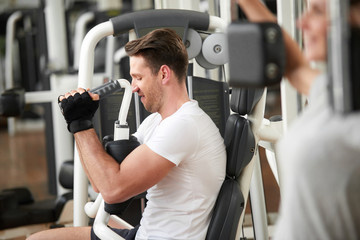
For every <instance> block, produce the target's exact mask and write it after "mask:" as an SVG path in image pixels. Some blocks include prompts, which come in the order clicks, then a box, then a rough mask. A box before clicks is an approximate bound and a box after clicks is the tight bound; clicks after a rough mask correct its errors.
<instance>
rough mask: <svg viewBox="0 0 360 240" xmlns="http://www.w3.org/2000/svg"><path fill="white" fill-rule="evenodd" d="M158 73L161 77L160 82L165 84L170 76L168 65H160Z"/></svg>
mask: <svg viewBox="0 0 360 240" xmlns="http://www.w3.org/2000/svg"><path fill="white" fill-rule="evenodd" d="M159 74H160V77H161V83H162V84H167V83H168V82H169V80H170V77H171V69H170V67H169V66H168V65H162V66H161V67H160V70H159Z"/></svg>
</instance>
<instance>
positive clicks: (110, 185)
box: [74, 129, 175, 203]
mask: <svg viewBox="0 0 360 240" xmlns="http://www.w3.org/2000/svg"><path fill="white" fill-rule="evenodd" d="M74 136H75V140H76V146H77V148H78V151H79V155H80V159H81V161H82V164H83V166H84V168H85V171H86V173H87V175H88V177H89V180H90V182H91V183H92V185H93V187H94V189H95V191H98V192H101V195H102V196H103V198H104V200H105V202H107V203H117V202H123V201H125V200H127V199H129V198H131V197H132V196H135V195H137V194H140V193H142V192H144V191H146V190H147V189H149V188H150V187H152V186H153V185H155V184H156V183H158V182H159V181H160V180H161V179H163V178H164V177H165V176H166V175H167V174H168V173H169V171H170V170H171V169H172V168H173V167H174V166H175V164H174V163H172V162H170V161H169V160H167V159H166V158H163V157H161V156H160V155H158V154H156V153H154V152H153V151H152V150H151V149H150V148H148V147H147V146H146V145H145V144H142V145H140V146H139V147H137V148H136V149H135V150H134V151H132V152H131V153H130V154H129V155H128V156H127V157H126V158H125V159H124V161H123V162H122V163H121V164H118V163H117V162H116V161H115V160H114V159H113V158H112V157H111V156H110V155H109V154H107V153H106V152H105V150H104V148H103V147H102V145H101V143H100V141H99V140H98V137H97V135H96V132H95V131H94V129H88V130H85V131H80V132H77V133H75V134H74Z"/></svg>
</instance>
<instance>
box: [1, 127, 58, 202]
mask: <svg viewBox="0 0 360 240" xmlns="http://www.w3.org/2000/svg"><path fill="white" fill-rule="evenodd" d="M45 155H46V151H45V136H44V131H43V130H31V131H22V132H17V133H16V134H15V135H14V136H9V134H8V132H7V129H6V128H5V126H4V121H3V120H2V125H1V128H0V190H2V189H5V188H13V187H27V188H28V189H29V190H30V191H31V192H32V194H33V196H34V199H35V200H42V199H46V198H49V197H51V196H50V194H49V193H48V186H47V163H46V156H45Z"/></svg>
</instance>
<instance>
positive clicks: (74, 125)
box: [67, 120, 93, 134]
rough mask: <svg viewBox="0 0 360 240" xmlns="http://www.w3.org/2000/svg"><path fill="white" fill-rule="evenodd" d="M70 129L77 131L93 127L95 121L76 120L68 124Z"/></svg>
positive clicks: (73, 131)
mask: <svg viewBox="0 0 360 240" xmlns="http://www.w3.org/2000/svg"><path fill="white" fill-rule="evenodd" d="M67 128H68V130H69V131H70V132H71V133H73V134H74V133H77V132H80V131H83V130H87V129H90V128H93V123H92V121H91V120H74V121H72V122H71V123H70V124H68V127H67Z"/></svg>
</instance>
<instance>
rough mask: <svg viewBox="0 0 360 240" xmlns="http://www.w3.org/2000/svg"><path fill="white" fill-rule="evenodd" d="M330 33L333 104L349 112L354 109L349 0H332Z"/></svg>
mask: <svg viewBox="0 0 360 240" xmlns="http://www.w3.org/2000/svg"><path fill="white" fill-rule="evenodd" d="M329 3H330V7H329V10H330V33H329V44H328V49H329V54H328V56H329V65H330V67H329V71H328V72H329V75H330V84H331V88H330V89H331V90H330V96H331V104H332V105H333V108H334V110H335V111H336V112H339V113H347V112H350V111H351V110H352V102H351V98H352V96H351V91H350V88H351V86H350V72H349V70H350V68H349V66H350V59H349V54H350V51H349V50H350V49H349V44H348V43H349V36H350V33H349V26H348V22H347V16H348V11H349V10H348V8H349V3H348V1H344V0H331V1H329Z"/></svg>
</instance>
